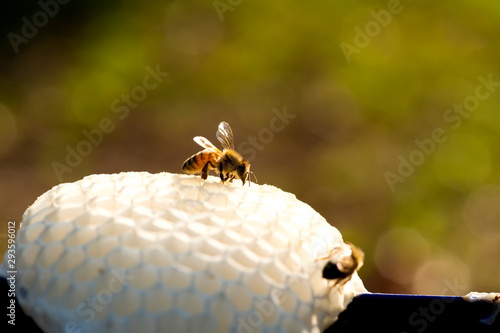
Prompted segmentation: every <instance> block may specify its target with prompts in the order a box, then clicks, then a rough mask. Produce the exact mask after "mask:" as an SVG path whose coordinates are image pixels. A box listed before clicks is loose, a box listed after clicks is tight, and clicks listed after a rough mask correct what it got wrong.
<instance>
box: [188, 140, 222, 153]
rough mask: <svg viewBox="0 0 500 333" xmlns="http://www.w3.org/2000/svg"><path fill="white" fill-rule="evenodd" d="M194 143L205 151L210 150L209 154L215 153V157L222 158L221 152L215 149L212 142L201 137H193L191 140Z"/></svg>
mask: <svg viewBox="0 0 500 333" xmlns="http://www.w3.org/2000/svg"><path fill="white" fill-rule="evenodd" d="M193 140H194V142H196V143H197V144H199V145H200V146H202V147H203V148H205V149H208V150H210V151H211V152H214V153H216V154H217V155H219V156H220V157H223V156H224V155H223V154H222V152H221V151H220V150H219V148H217V147H215V146H214V145H213V144H212V142H210V141H209V140H208V139H207V138H204V137H202V136H195V137H194V138H193Z"/></svg>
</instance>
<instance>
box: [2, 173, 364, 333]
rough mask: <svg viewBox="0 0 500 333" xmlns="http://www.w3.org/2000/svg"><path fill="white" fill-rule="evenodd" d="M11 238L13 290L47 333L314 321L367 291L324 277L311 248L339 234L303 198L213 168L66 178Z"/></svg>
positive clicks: (245, 327) (325, 248) (251, 327)
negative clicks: (226, 178) (228, 179)
mask: <svg viewBox="0 0 500 333" xmlns="http://www.w3.org/2000/svg"><path fill="white" fill-rule="evenodd" d="M16 241H17V243H16V246H17V248H16V256H17V257H16V258H17V267H16V268H17V271H18V273H17V289H18V293H17V297H18V301H19V303H20V305H21V306H22V307H23V309H24V311H25V312H26V313H27V314H28V315H30V316H32V317H33V318H34V320H35V321H36V322H37V324H38V325H39V326H40V327H41V328H42V329H43V330H45V331H46V332H92V333H98V332H120V333H123V332H320V331H321V330H323V329H324V328H326V327H327V326H328V325H329V324H331V323H332V322H333V321H334V320H335V319H336V318H337V316H338V314H339V313H340V312H341V311H342V310H343V309H345V307H346V306H347V304H348V303H349V302H350V301H351V299H352V297H353V295H354V294H355V293H356V292H364V291H366V290H365V289H364V287H363V285H362V283H361V280H360V279H359V277H358V276H357V274H355V275H354V277H353V279H352V280H351V281H349V282H347V284H346V285H344V286H335V287H333V288H330V286H331V284H332V281H328V280H325V279H323V278H322V276H321V272H322V268H323V266H324V265H325V263H326V259H324V260H319V259H318V258H325V257H326V256H328V253H329V251H330V250H331V249H333V248H334V247H337V246H345V244H344V242H343V240H342V236H341V235H340V233H339V231H338V230H337V229H336V228H334V227H332V226H330V225H329V224H328V223H327V222H326V221H325V220H324V219H323V218H322V217H321V216H320V215H319V214H318V213H317V212H316V211H314V210H313V209H312V208H311V207H310V206H308V205H307V204H305V203H303V202H301V201H299V200H297V199H296V198H295V196H294V195H292V194H290V193H286V192H283V191H281V190H279V189H278V188H276V187H273V186H269V185H257V184H254V183H252V184H251V186H241V182H240V181H234V182H233V183H232V184H220V183H219V180H218V179H216V178H215V177H209V179H208V180H206V181H204V180H202V179H200V178H199V177H194V176H188V175H176V174H169V173H160V174H149V173H147V172H129V173H121V174H112V175H91V176H88V177H85V178H83V179H82V180H80V181H77V182H75V183H66V184H61V185H59V186H56V187H54V188H53V189H51V190H50V191H48V192H46V193H45V194H43V195H42V196H40V197H39V198H38V199H37V200H36V201H35V202H34V203H33V205H32V206H31V207H29V208H28V209H27V210H26V212H25V213H24V216H23V221H22V226H21V228H20V229H19V231H18V235H17V239H16ZM2 269H3V271H4V273H5V270H6V267H5V260H4V266H3V267H2Z"/></svg>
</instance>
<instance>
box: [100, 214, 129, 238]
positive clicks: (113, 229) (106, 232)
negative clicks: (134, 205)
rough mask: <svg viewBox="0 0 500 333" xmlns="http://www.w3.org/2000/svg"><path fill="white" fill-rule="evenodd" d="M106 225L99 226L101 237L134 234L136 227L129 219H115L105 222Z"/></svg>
mask: <svg viewBox="0 0 500 333" xmlns="http://www.w3.org/2000/svg"><path fill="white" fill-rule="evenodd" d="M103 222H104V223H102V224H100V225H98V228H97V230H98V233H99V234H100V235H101V236H121V235H125V234H130V233H133V232H134V230H135V228H136V226H135V225H134V222H133V220H131V219H129V218H123V217H122V218H115V219H113V220H103Z"/></svg>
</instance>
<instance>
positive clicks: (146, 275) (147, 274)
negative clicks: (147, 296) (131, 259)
mask: <svg viewBox="0 0 500 333" xmlns="http://www.w3.org/2000/svg"><path fill="white" fill-rule="evenodd" d="M128 274H129V275H130V276H132V277H134V279H132V280H131V281H130V285H131V286H132V287H135V288H137V289H142V290H146V289H148V288H151V287H152V286H154V285H156V284H157V283H158V281H159V279H160V273H159V272H158V270H157V269H156V268H154V267H151V266H150V265H144V264H140V265H138V266H136V267H132V268H130V269H129V270H128Z"/></svg>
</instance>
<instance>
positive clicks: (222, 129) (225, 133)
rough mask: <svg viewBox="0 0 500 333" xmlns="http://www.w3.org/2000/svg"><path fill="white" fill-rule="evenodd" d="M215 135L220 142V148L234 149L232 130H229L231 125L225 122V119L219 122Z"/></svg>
mask: <svg viewBox="0 0 500 333" xmlns="http://www.w3.org/2000/svg"><path fill="white" fill-rule="evenodd" d="M215 136H216V137H217V140H219V142H220V143H221V145H222V148H224V149H231V150H234V137H233V131H232V130H231V127H230V126H229V124H228V123H226V122H225V121H223V122H221V123H220V124H219V128H218V129H217V133H216V134H215Z"/></svg>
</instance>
